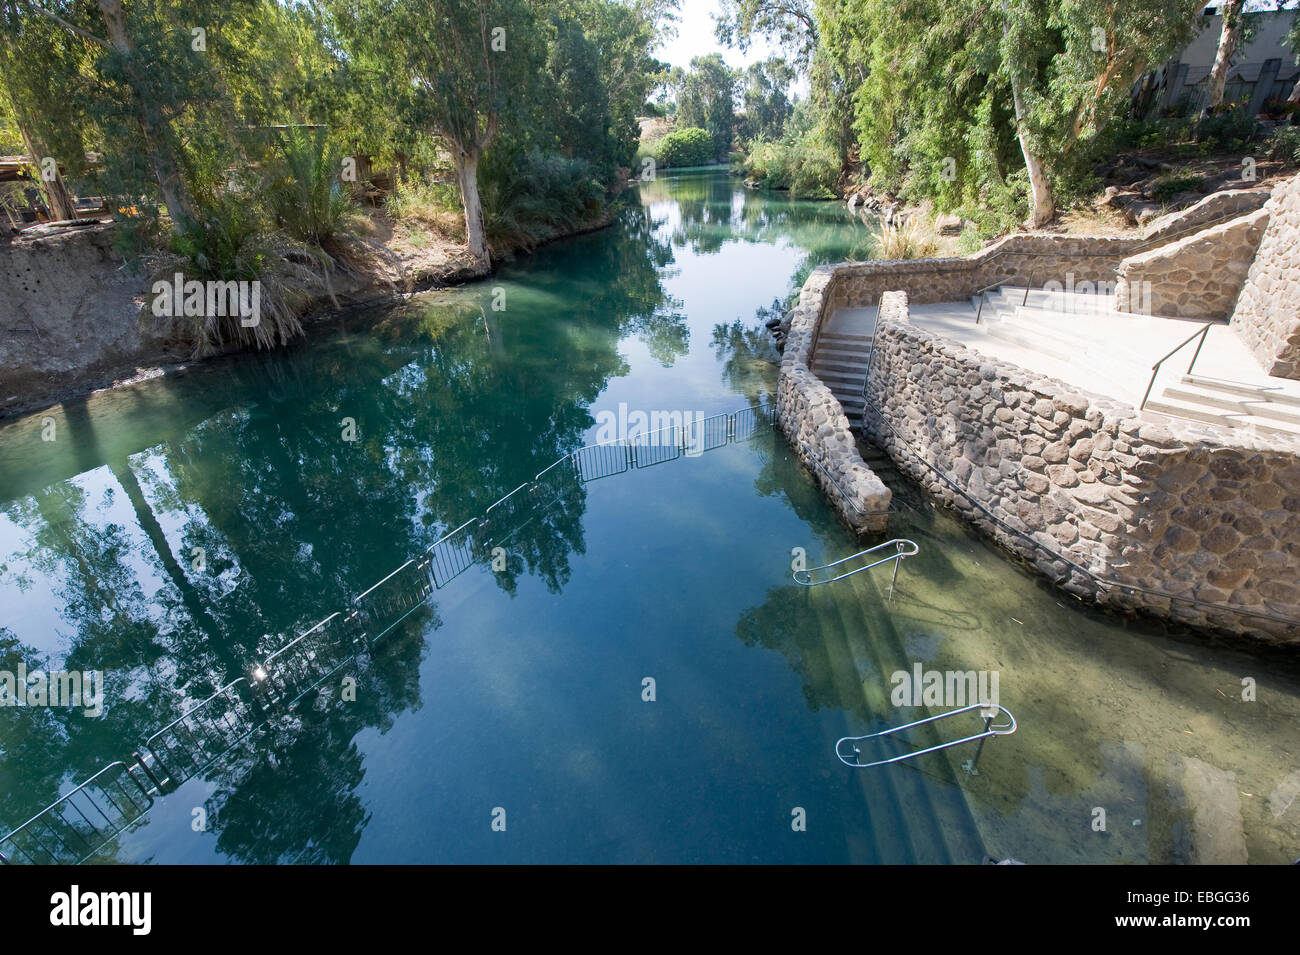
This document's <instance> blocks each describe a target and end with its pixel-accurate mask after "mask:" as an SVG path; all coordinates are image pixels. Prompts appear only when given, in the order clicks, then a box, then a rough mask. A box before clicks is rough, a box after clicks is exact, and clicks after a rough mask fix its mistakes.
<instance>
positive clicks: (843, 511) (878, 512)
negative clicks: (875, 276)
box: [776, 267, 892, 534]
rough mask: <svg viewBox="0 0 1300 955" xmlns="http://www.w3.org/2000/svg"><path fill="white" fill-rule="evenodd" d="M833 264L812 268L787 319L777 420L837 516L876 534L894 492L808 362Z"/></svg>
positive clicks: (881, 528)
mask: <svg viewBox="0 0 1300 955" xmlns="http://www.w3.org/2000/svg"><path fill="white" fill-rule="evenodd" d="M831 275H832V270H831V269H829V268H825V267H823V268H819V269H816V270H814V272H813V274H812V275H811V276H810V277H809V279H808V281H807V282H805V283H804V287H803V291H802V292H801V293H800V296H799V304H798V305H796V306H795V309H794V315H793V316H791V320H790V331H789V333H788V336H787V338H786V345H785V353H784V355H783V356H782V358H781V373H780V379H779V382H778V385H777V398H776V411H777V423H778V424H779V426H780V428H781V431H782V433H783V434H784V435H785V437H786V440H788V441H789V442H790V445H791V447H792V448H794V451H795V453H796V454H797V455H798V456H799V459H800V460H801V461H803V462H804V464H805V465H807V466H808V469H809V471H811V472H812V474H813V476H814V478H815V479H816V481H817V484H818V485H819V486H820V487H821V489H822V491H823V493H825V494H826V496H827V498H828V499H829V500H830V501H831V504H832V505H833V506H834V507H835V509H836V511H837V513H838V514H839V515H840V517H841V519H843V520H844V522H845V523H847V524H848V525H849V526H850V527H851V528H853V530H854V531H855V532H856V533H858V534H879V533H882V532H883V531H884V530H885V526H886V524H887V522H888V519H889V501H890V498H891V497H892V493H891V492H890V490H889V488H887V487H885V485H884V482H882V481H881V480H880V478H878V477H876V475H875V474H874V473H873V472H872V471H871V469H870V468H869V467H867V465H866V463H865V462H864V461H863V460H862V456H861V455H860V454H858V448H857V442H856V441H855V440H854V437H853V433H852V432H851V431H850V430H849V419H848V418H846V417H845V416H844V409H843V408H842V407H841V406H840V403H839V401H838V400H837V399H836V397H835V396H834V395H833V394H831V391H830V389H829V388H827V387H826V386H825V385H824V384H822V382H821V379H819V378H818V377H817V376H816V375H814V374H813V372H812V371H811V369H809V367H808V361H809V359H810V357H811V356H812V352H813V348H814V346H815V344H816V332H817V327H818V325H819V324H820V322H821V317H822V310H823V305H824V296H825V290H826V286H827V284H828V283H829V282H830V279H831Z"/></svg>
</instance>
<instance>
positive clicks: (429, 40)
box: [326, 0, 545, 262]
mask: <svg viewBox="0 0 1300 955" xmlns="http://www.w3.org/2000/svg"><path fill="white" fill-rule="evenodd" d="M326 7H327V8H328V9H329V10H330V12H331V14H332V15H333V21H334V25H335V28H336V29H337V31H338V33H339V35H340V36H341V37H342V38H343V40H344V43H345V46H346V48H347V53H348V55H349V56H350V57H352V58H354V59H356V60H358V61H361V62H363V63H364V64H365V66H366V67H367V68H369V69H370V70H373V71H374V72H373V74H372V75H374V76H377V77H378V78H379V79H378V81H377V82H379V83H380V84H381V85H384V86H386V87H387V89H389V90H391V91H393V93H394V95H395V97H396V99H395V102H396V103H397V104H398V105H399V106H400V108H401V110H402V114H403V115H402V116H400V117H399V119H400V120H401V121H406V122H409V124H410V125H412V126H415V127H417V128H420V127H423V128H426V129H428V130H429V131H430V132H433V133H436V134H437V135H439V136H440V137H442V139H443V140H444V141H445V142H446V143H447V146H448V147H449V149H450V151H451V158H452V163H453V165H454V167H455V170H456V180H457V183H458V185H459V186H460V196H461V205H462V211H463V213H464V216H465V235H466V239H467V242H468V245H469V250H470V252H471V253H472V254H473V255H474V256H475V257H476V258H478V259H479V260H480V261H482V262H489V261H490V260H491V254H490V252H489V250H488V243H487V234H486V231H485V229H484V225H483V203H482V201H481V199H480V197H479V182H478V168H479V163H480V162H481V160H482V158H483V153H484V151H485V150H486V149H487V148H488V146H489V145H490V144H491V143H492V141H493V140H494V139H495V138H496V137H497V134H498V133H499V132H500V131H501V129H502V126H503V124H504V123H506V122H508V121H509V120H510V118H511V115H512V113H513V112H514V111H515V110H516V109H517V108H518V107H519V106H520V105H522V104H523V102H524V101H526V100H527V98H528V96H529V93H530V86H531V85H532V82H533V81H534V80H535V78H536V76H537V75H538V73H539V72H540V70H541V67H542V64H543V63H544V61H545V49H544V46H543V44H542V43H541V42H540V40H541V37H540V32H539V30H538V25H537V23H536V21H535V19H534V17H533V15H532V13H531V11H530V9H529V5H528V4H527V3H525V2H523V0H326Z"/></svg>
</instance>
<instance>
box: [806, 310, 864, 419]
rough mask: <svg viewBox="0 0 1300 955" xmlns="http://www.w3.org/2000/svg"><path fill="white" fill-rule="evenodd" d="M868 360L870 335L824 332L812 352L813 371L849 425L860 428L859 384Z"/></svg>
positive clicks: (860, 399) (860, 396)
mask: <svg viewBox="0 0 1300 955" xmlns="http://www.w3.org/2000/svg"><path fill="white" fill-rule="evenodd" d="M870 360H871V336H870V335H850V334H844V333H830V332H823V333H822V334H821V335H820V336H819V337H818V339H817V350H816V351H815V352H814V353H813V361H812V372H813V374H815V375H816V376H817V377H818V378H820V379H821V380H822V382H823V383H824V384H825V385H826V387H827V388H829V389H830V390H831V394H833V395H834V396H835V397H836V398H837V399H838V400H839V403H840V405H841V406H842V407H843V408H844V414H845V416H846V417H847V418H848V419H849V426H850V427H852V428H855V429H856V428H860V427H861V426H862V407H863V404H862V384H863V381H864V380H865V378H866V374H867V363H868V362H869V361H870Z"/></svg>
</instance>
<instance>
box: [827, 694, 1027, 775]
mask: <svg viewBox="0 0 1300 955" xmlns="http://www.w3.org/2000/svg"><path fill="white" fill-rule="evenodd" d="M971 710H979V711H980V716H982V717H983V718H984V729H983V730H981V731H980V732H978V733H973V734H971V735H970V736H963V737H962V738H961V739H954V740H949V741H948V742H946V743H938V744H937V745H934V746H927V747H926V748H925V749H917V750H913V751H912V752H910V753H902V754H900V755H898V756H893V757H890V758H889V759H877V760H875V761H874V762H870V763H863V762H860V761H859V760H858V757H859V756H861V755H862V749H861V747H859V746H858V745H857V744H858V743H860V742H861V741H863V740H868V739H880V738H881V737H882V736H889V735H891V734H893V733H899V732H902V731H903V730H906V729H911V728H912V727H914V726H923V725H925V724H926V723H936V722H938V721H939V720H946V719H947V718H948V717H950V716H957V715H958V714H959V713H969V712H970V711H971ZM999 713H1003V714H1005V715H1006V718H1007V720H1008V721H1009V722H1006V723H994V722H993V720H994V719H996V718H997V715H998V714H999ZM1015 731H1016V718H1015V717H1014V716H1012V715H1011V711H1010V710H1008V709H1007V708H1006V707H1004V706H999V705H998V704H996V703H972V704H970V705H969V706H959V707H958V708H957V709H955V710H949V711H948V712H947V713H940V714H939V715H938V716H927V717H926V718H925V719H923V720H913V721H912V722H911V723H904V724H903V725H902V726H895V727H892V728H891V729H887V730H881V731H880V732H879V733H867V734H866V735H864V736H842V737H840V739H838V740H836V741H835V755H836V756H837V757H838V758H839V761H840V762H841V763H843V764H844V765H845V766H851V767H853V768H854V769H870V768H871V767H873V766H885V765H888V764H889V763H901V762H902V761H903V760H905V759H913V758H915V757H917V756H924V755H925V754H926V753H934V752H938V751H939V750H941V749H951V748H952V747H954V746H961V745H962V744H963V743H973V742H975V741H976V740H979V744H980V745H979V749H977V750H976V751H975V755H974V756H972V757H971V758H970V759H969V760H967V761H966V762H965V764H963V766H962V769H964V770H966V772H968V773H971V774H972V775H978V770H976V768H975V763H976V762H977V761H978V760H979V758H980V752H981V751H982V750H983V749H984V741H985V740H986V739H989V738H990V737H993V736H1010V735H1011V734H1012V733H1014V732H1015ZM845 743H851V744H853V746H852V752H851V753H846V752H845V751H844V750H843V749H841V747H842V746H843V745H844V744H845Z"/></svg>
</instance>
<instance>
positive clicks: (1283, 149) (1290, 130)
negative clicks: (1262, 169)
mask: <svg viewBox="0 0 1300 955" xmlns="http://www.w3.org/2000/svg"><path fill="white" fill-rule="evenodd" d="M1268 158H1269V159H1280V160H1282V162H1285V163H1300V126H1283V127H1280V128H1279V129H1277V130H1276V131H1275V132H1274V133H1273V138H1272V139H1271V140H1269V144H1268Z"/></svg>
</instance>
